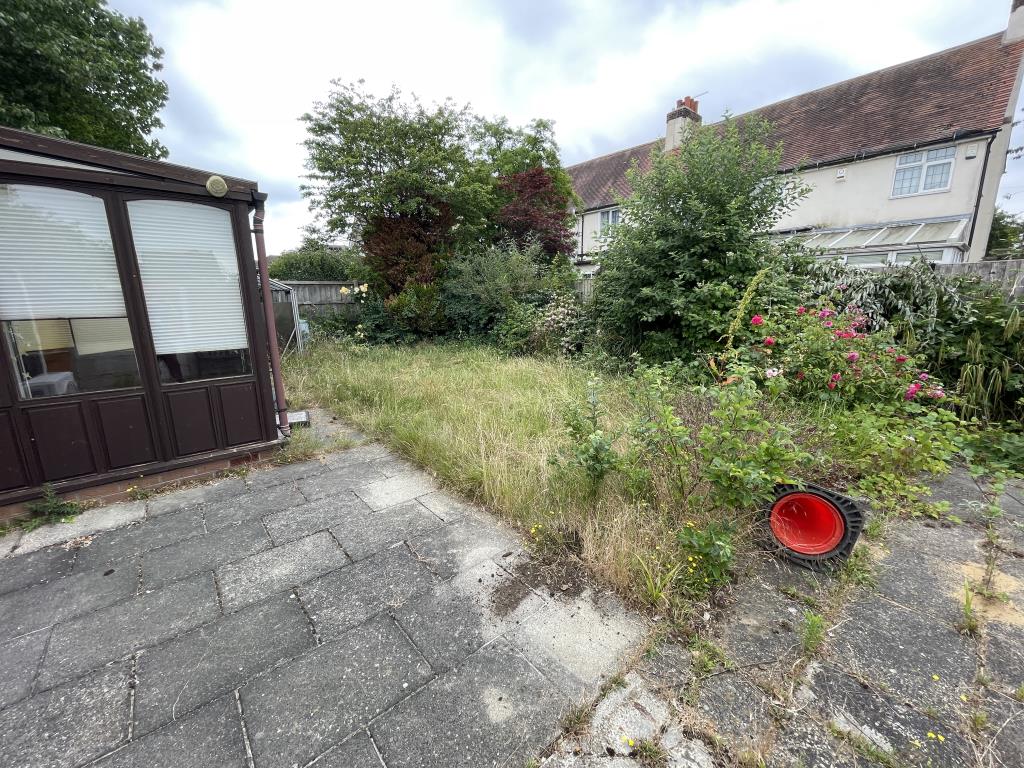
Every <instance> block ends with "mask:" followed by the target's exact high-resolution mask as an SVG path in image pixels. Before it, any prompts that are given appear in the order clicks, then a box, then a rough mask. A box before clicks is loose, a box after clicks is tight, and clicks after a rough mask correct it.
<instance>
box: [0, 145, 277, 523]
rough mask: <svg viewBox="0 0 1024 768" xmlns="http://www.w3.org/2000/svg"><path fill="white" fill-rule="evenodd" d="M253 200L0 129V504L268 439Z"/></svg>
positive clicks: (269, 367) (269, 348)
mask: <svg viewBox="0 0 1024 768" xmlns="http://www.w3.org/2000/svg"><path fill="white" fill-rule="evenodd" d="M264 199H265V195H263V194H262V193H260V192H259V191H258V188H257V185H256V184H255V183H254V182H250V181H244V180H241V179H234V178H227V177H223V178H222V177H221V176H217V175H213V174H210V173H207V172H204V171H197V170H193V169H190V168H183V167H180V166H174V165H171V164H169V163H164V162H159V161H154V160H147V159H143V158H139V157H135V156H132V155H126V154H122V153H119V152H112V151H109V150H103V149H97V148H95V147H90V146H86V145H82V144H75V143H72V142H67V141H62V140H59V139H52V138H48V137H43V136H37V135H34V134H29V133H24V132H21V131H16V130H12V129H8V128H0V264H2V265H3V279H2V280H0V505H5V504H10V503H13V502H17V501H22V500H24V499H28V498H31V497H33V496H36V495H38V494H39V492H40V488H41V486H42V485H43V484H44V483H50V484H52V485H53V486H54V487H55V488H56V489H57V490H58V491H71V490H77V489H80V488H83V487H85V486H90V485H98V484H105V483H110V482H115V481H118V480H124V479H127V478H134V477H138V476H140V475H144V476H149V475H152V474H154V473H161V472H169V471H171V470H174V469H176V468H181V467H186V466H192V465H196V464H202V463H203V462H211V461H214V460H217V459H223V458H225V457H232V456H237V455H240V454H251V453H253V452H259V451H260V450H263V449H265V448H269V447H271V446H273V445H275V444H276V443H277V442H278V441H279V435H280V431H279V428H278V420H277V418H275V410H278V412H279V413H282V411H283V409H284V396H283V391H282V388H281V384H280V375H279V371H278V360H277V345H276V338H275V334H274V333H273V326H272V323H273V315H272V313H271V314H270V316H269V319H268V317H267V313H266V312H265V311H264V306H265V305H269V303H270V302H269V296H268V298H267V300H266V301H264V300H263V298H262V294H261V292H260V282H259V280H258V278H257V272H258V270H259V271H262V270H265V262H266V259H265V254H264V253H263V247H262V218H263V200H264ZM250 214H253V219H254V224H255V226H253V225H252V224H251V223H250ZM253 234H255V235H256V251H257V252H258V253H259V255H260V256H261V257H262V258H260V259H257V258H256V257H255V256H254V249H253V239H254V238H253ZM266 282H267V281H264V284H266ZM267 292H268V294H269V288H268V291H267ZM268 327H269V328H270V330H271V332H270V333H269V334H268ZM275 383H276V384H277V387H276V388H275V387H274V384H275ZM275 391H276V392H277V395H278V398H277V399H278V401H279V402H278V404H277V405H275V397H274V393H275ZM285 413H286V412H285ZM282 415H283V413H282ZM281 426H282V428H283V429H285V430H286V429H287V423H286V421H284V420H282V425H281Z"/></svg>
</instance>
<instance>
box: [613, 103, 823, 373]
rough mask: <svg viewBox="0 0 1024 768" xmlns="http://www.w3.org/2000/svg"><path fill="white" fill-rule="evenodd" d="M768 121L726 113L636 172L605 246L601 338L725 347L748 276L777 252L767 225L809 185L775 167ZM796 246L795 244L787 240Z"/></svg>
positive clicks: (666, 351)
mask: <svg viewBox="0 0 1024 768" xmlns="http://www.w3.org/2000/svg"><path fill="white" fill-rule="evenodd" d="M770 141H771V132H770V127H769V126H768V125H767V124H766V123H764V122H763V121H760V120H757V119H751V118H747V119H744V120H742V121H739V120H733V119H731V118H728V117H726V119H725V120H724V121H722V123H720V124H718V125H715V126H706V127H703V128H697V129H694V130H692V131H691V133H690V135H689V136H688V137H687V140H686V141H685V142H683V144H682V145H681V146H680V148H679V150H678V152H671V153H662V152H658V151H655V152H654V153H652V155H651V167H650V170H649V171H648V172H646V173H643V174H641V173H640V172H639V170H637V169H634V170H633V171H631V172H630V173H629V180H630V183H631V185H632V187H633V194H632V196H631V197H629V198H628V199H626V200H624V201H623V202H622V209H623V215H622V223H621V224H620V225H619V226H618V227H616V229H615V232H614V234H613V235H612V237H611V240H610V242H609V244H608V248H607V250H606V251H605V252H604V253H603V254H602V258H601V271H600V272H599V273H598V276H597V278H596V281H597V282H596V284H595V292H594V308H595V312H596V316H597V321H598V327H599V328H600V331H601V334H602V340H603V343H604V344H606V345H608V346H609V347H610V348H611V349H612V350H614V351H615V352H618V353H620V354H621V353H626V354H629V353H632V352H634V351H639V352H640V353H641V354H642V355H643V356H644V357H645V358H647V359H650V360H667V359H671V358H675V357H689V356H691V355H693V354H695V353H700V352H707V351H713V350H715V349H717V348H718V346H719V345H720V343H721V339H722V337H723V335H724V334H725V333H726V331H727V329H728V326H729V322H730V319H731V317H732V312H733V310H734V308H735V307H736V304H737V302H738V301H739V300H740V298H741V296H743V294H744V292H745V290H746V288H747V285H748V284H749V282H750V281H751V279H752V278H753V277H754V275H755V274H756V273H757V272H758V271H759V270H760V269H761V268H762V267H763V266H764V265H765V262H766V261H767V260H768V259H769V258H771V257H772V256H773V255H774V254H776V253H777V252H778V250H779V247H778V246H774V245H772V244H771V243H770V242H769V240H768V238H767V234H768V232H769V231H770V230H771V229H772V227H773V226H774V225H775V223H776V222H777V221H778V219H779V217H780V216H781V215H782V214H783V213H785V212H786V211H787V210H789V209H790V208H792V207H793V206H794V205H795V204H796V203H797V202H798V201H799V199H800V198H801V197H802V196H803V194H804V191H805V190H804V188H803V187H802V186H800V185H799V184H796V183H794V181H793V180H792V178H790V177H787V176H781V175H779V174H778V173H777V170H778V165H779V162H780V158H781V151H782V150H781V146H769V145H768V143H769V142H770ZM783 247H784V248H792V249H794V250H795V248H796V247H797V246H788V245H787V246H783Z"/></svg>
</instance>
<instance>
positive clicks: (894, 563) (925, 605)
mask: <svg viewBox="0 0 1024 768" xmlns="http://www.w3.org/2000/svg"><path fill="white" fill-rule="evenodd" d="M875 574H876V578H877V587H876V588H877V590H878V592H879V594H882V595H885V596H886V597H888V598H889V599H890V600H893V601H894V602H896V603H899V604H900V605H901V606H903V607H905V608H910V609H912V610H914V611H916V612H918V613H921V614H924V615H926V616H930V617H932V618H933V619H934V620H935V621H938V622H940V623H942V624H945V625H946V626H953V625H954V624H955V623H956V622H957V621H959V620H960V619H962V618H963V607H962V606H963V582H964V573H963V571H962V570H961V569H960V568H958V567H957V566H956V564H954V563H950V562H949V560H947V559H940V558H937V557H933V556H931V555H928V554H925V553H924V552H921V551H920V550H919V549H918V548H917V547H916V545H915V544H914V543H913V542H911V541H907V540H900V541H895V542H893V543H892V545H891V547H890V551H889V554H888V555H887V556H886V557H885V558H884V559H882V560H881V561H880V562H878V563H877V564H876V566H875Z"/></svg>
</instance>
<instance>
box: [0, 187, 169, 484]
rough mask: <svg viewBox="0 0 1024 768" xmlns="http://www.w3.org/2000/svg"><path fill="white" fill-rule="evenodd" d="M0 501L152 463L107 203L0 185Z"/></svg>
mask: <svg viewBox="0 0 1024 768" xmlns="http://www.w3.org/2000/svg"><path fill="white" fill-rule="evenodd" d="M0 263H2V264H3V270H4V271H3V279H2V280H0V358H2V365H0V367H2V369H3V373H4V375H3V376H2V377H0V378H2V381H0V492H3V491H8V490H13V489H16V488H19V487H23V486H33V485H39V484H40V483H43V482H49V481H57V480H65V479H68V478H74V477H79V476H82V475H91V474H102V473H105V472H110V471H113V470H123V469H125V468H128V467H135V466H136V465H139V466H142V465H146V464H148V463H150V462H153V461H156V460H157V459H158V458H159V457H158V451H157V447H156V445H157V444H156V440H155V439H154V436H155V434H156V432H155V425H154V420H153V413H152V410H151V407H150V404H149V402H148V399H147V397H146V394H145V390H144V388H143V382H142V376H141V375H140V371H139V362H138V357H137V355H136V350H137V349H138V348H139V344H138V342H139V339H138V338H137V332H136V330H135V329H134V327H133V325H132V323H130V322H129V312H128V310H127V309H126V302H125V297H124V291H123V282H124V272H123V269H122V267H121V265H120V264H119V261H118V259H117V257H116V256H115V249H114V245H113V242H112V238H111V233H110V227H109V224H108V212H107V200H105V198H104V197H103V196H101V195H97V194H90V193H88V192H84V191H73V190H70V189H60V188H56V187H49V186H41V185H32V184H7V183H0Z"/></svg>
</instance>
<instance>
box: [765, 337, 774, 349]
mask: <svg viewBox="0 0 1024 768" xmlns="http://www.w3.org/2000/svg"><path fill="white" fill-rule="evenodd" d="M774 343H775V338H774V337H773V336H765V337H764V345H765V346H766V347H770V346H772V345H773V344H774Z"/></svg>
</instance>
